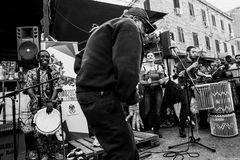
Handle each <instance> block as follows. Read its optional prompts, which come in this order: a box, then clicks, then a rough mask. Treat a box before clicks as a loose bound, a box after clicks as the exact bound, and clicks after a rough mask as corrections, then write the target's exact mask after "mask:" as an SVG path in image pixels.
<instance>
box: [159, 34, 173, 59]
mask: <svg viewBox="0 0 240 160" xmlns="http://www.w3.org/2000/svg"><path fill="white" fill-rule="evenodd" d="M160 39H161V46H162V52H163V58H170V57H171V56H172V51H171V49H170V48H169V47H170V46H171V37H170V32H169V31H165V32H163V33H161V35H160Z"/></svg>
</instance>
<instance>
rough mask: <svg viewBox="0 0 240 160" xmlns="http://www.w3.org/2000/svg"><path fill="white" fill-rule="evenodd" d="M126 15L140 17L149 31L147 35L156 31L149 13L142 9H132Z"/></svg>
mask: <svg viewBox="0 0 240 160" xmlns="http://www.w3.org/2000/svg"><path fill="white" fill-rule="evenodd" d="M124 15H133V16H136V17H138V18H139V20H140V21H142V22H143V24H144V26H145V28H146V30H147V31H146V33H151V32H153V31H154V30H155V27H154V26H153V25H152V24H151V23H150V21H149V17H148V15H147V12H146V11H145V10H144V9H142V8H138V7H133V8H130V9H128V10H127V11H126V12H125V13H124Z"/></svg>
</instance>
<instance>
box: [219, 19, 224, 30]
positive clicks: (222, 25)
mask: <svg viewBox="0 0 240 160" xmlns="http://www.w3.org/2000/svg"><path fill="white" fill-rule="evenodd" d="M220 23H221V29H222V30H224V23H223V20H221V21H220Z"/></svg>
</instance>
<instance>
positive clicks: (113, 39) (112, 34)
mask: <svg viewBox="0 0 240 160" xmlns="http://www.w3.org/2000/svg"><path fill="white" fill-rule="evenodd" d="M142 45H143V44H142V39H141V36H140V33H139V31H138V28H137V27H136V25H135V24H134V22H133V20H131V19H129V18H115V19H112V20H110V21H108V22H106V23H104V24H103V25H101V26H100V27H99V28H98V29H97V30H95V31H94V32H93V33H92V34H91V36H90V38H89V40H88V42H87V45H86V48H85V52H84V54H83V58H82V64H81V68H80V71H79V72H78V75H77V79H76V85H77V92H81V91H86V89H87V90H94V91H100V90H113V91H116V92H117V93H118V94H120V95H122V96H124V94H125V95H126V96H129V95H131V94H133V92H134V91H135V89H136V84H137V82H138V78H139V76H138V75H139V70H140V59H141V54H140V53H142ZM77 67H79V66H77Z"/></svg>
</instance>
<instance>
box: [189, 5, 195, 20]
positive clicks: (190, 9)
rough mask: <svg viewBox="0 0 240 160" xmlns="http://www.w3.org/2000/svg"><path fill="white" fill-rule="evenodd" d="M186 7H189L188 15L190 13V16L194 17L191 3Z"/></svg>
mask: <svg viewBox="0 0 240 160" xmlns="http://www.w3.org/2000/svg"><path fill="white" fill-rule="evenodd" d="M188 6H189V13H190V15H191V16H193V17H195V14H194V8H193V4H192V3H188Z"/></svg>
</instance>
